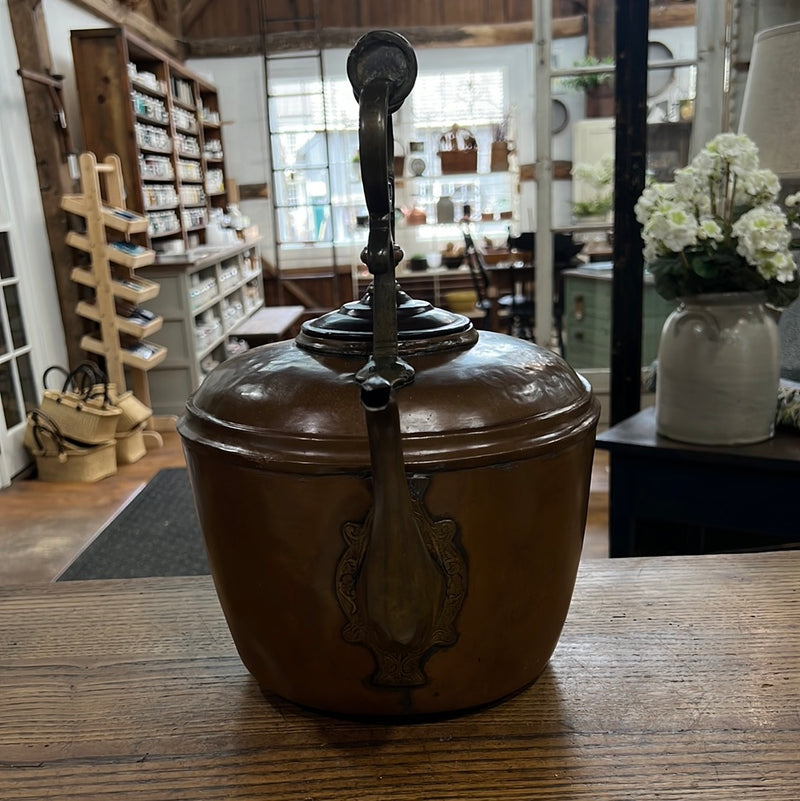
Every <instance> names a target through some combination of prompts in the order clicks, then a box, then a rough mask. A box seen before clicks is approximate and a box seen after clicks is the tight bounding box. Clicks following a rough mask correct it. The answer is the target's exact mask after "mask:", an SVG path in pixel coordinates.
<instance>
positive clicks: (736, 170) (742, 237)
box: [635, 133, 800, 299]
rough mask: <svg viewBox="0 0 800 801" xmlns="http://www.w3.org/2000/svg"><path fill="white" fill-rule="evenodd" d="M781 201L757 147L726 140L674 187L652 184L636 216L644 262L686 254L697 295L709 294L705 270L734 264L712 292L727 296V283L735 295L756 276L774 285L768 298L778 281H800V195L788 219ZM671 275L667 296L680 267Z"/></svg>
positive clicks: (792, 199) (718, 140)
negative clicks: (797, 236)
mask: <svg viewBox="0 0 800 801" xmlns="http://www.w3.org/2000/svg"><path fill="white" fill-rule="evenodd" d="M779 196H780V181H779V180H778V177H777V176H776V175H775V173H774V172H772V171H771V170H767V169H761V168H759V164H758V149H757V148H756V146H755V144H754V143H753V142H752V141H751V140H750V139H749V138H748V137H747V136H745V135H743V134H733V133H725V134H720V135H719V136H717V137H715V138H714V139H713V140H712V141H711V142H709V143H708V145H706V147H705V148H703V150H702V151H701V152H700V153H698V154H697V156H695V157H694V159H693V160H692V163H691V165H690V166H689V167H685V168H683V169H679V170H676V171H675V178H674V182H673V183H670V184H653V185H651V186H649V187H647V188H646V189H645V190H644V192H643V193H642V195H641V197H640V198H639V200H638V202H637V203H636V206H635V212H636V219H637V220H638V221H639V222H640V223H641V225H642V241H643V243H644V258H645V260H646V261H649V262H652V261H655V260H656V259H658V258H674V257H679V256H684V257H685V256H688V257H689V258H688V259H687V258H683V259H682V264H683V266H684V268H685V270H686V278H687V279H688V283H687V284H684V286H683V288H686V286H688V287H691V290H690V291H693V292H697V291H703V290H702V289H699V288H698V287H702V286H703V285H704V283H703V281H705V278H706V277H707V276H708V277H709V278H710V277H711V275H712V274H713V271H710V273H709V272H708V271H701V265H706V266H707V265H708V264H709V263H711V262H714V261H715V260H717V259H719V260H721V261H724V262H725V263H727V264H728V265H730V266H729V267H728V268H726V270H725V271H722V272H721V273H719V274H718V275H717V276H716V277H715V278H714V279H713V280H712V281H709V282H708V286H710V287H713V289H709V290H708V291H724V290H720V288H719V287H720V281H722V282H723V286H724V283H725V282H729V283H730V285H731V291H737V290H739V289H741V288H743V287H752V286H753V280H752V278H753V273H754V272H756V273H757V274H758V275H759V276H761V278H763V280H764V281H765V282H768V286H767V291H768V294H769V292H770V289H771V288H772V289H774V288H775V285H776V283H777V282H780V283H784V284H785V283H790V282H793V281H795V280H796V279H797V266H796V264H795V261H794V258H793V256H792V253H791V251H790V247H791V232H790V223H791V225H797V223H798V220H800V192H796V193H794V194H792V195H789V197H787V198H786V201H785V207H786V209H787V213H784V211H783V210H782V209H781V208H780V207H779V206H778V205H777V204H776V201H777V198H778V197H779ZM737 215H738V217H737ZM737 273H738V275H737ZM748 274H749V275H748ZM669 275H670V282H671V283H670V284H669V286H668V287H667V290H668V291H669V292H671V293H674V292H675V291H676V288H677V289H678V290H680V288H681V286H680V284H683V278H681V273H680V271H675V270H674V269H672V271H671V272H670V273H669ZM676 281H677V282H678V283H679V286H677V287H676V284H675V282H676ZM698 281H700V283H698ZM790 296H791V295H789V297H790ZM778 297H780V298H781V299H785V297H786V296H780V295H778Z"/></svg>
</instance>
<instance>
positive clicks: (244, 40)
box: [187, 15, 586, 58]
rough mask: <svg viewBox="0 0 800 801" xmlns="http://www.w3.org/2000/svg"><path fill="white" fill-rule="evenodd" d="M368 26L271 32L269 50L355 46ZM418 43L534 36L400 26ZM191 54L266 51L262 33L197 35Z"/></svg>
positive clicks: (526, 29)
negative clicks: (201, 36)
mask: <svg viewBox="0 0 800 801" xmlns="http://www.w3.org/2000/svg"><path fill="white" fill-rule="evenodd" d="M367 30H369V29H368V28H325V29H323V30H321V31H319V32H317V31H287V32H285V33H276V34H268V35H267V37H266V45H267V52H268V53H288V52H292V51H302V50H316V49H318V48H319V49H322V50H327V49H332V48H337V47H352V46H353V44H354V43H355V42H356V41H357V40H358V39H359V37H361V36H362V35H363V34H365V33H366V32H367ZM585 31H586V20H585V18H584V16H583V15H578V16H574V17H562V18H560V19H557V20H554V21H553V36H554V37H555V38H563V37H566V36H580V35H581V34H583V33H585ZM397 32H398V33H400V34H402V35H403V36H405V37H406V38H407V39H408V40H409V42H411V44H412V45H414V46H415V47H453V46H458V47H491V46H496V45H508V44H528V43H530V42H531V40H532V38H533V23H532V22H512V23H504V24H500V25H440V26H439V25H437V26H419V27H409V28H397ZM187 48H188V53H187V57H193V58H213V57H223V58H225V57H235V56H249V55H254V54H257V53H261V52H263V49H262V40H261V37H260V36H237V37H233V38H227V39H225V38H220V39H197V40H194V41H189V42H187Z"/></svg>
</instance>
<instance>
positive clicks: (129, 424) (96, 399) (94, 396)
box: [77, 362, 153, 434]
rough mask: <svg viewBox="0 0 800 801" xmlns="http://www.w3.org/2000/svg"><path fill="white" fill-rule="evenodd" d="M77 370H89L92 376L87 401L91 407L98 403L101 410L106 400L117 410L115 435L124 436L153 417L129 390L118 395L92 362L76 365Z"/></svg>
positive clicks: (115, 387)
mask: <svg viewBox="0 0 800 801" xmlns="http://www.w3.org/2000/svg"><path fill="white" fill-rule="evenodd" d="M77 369H82V370H91V371H92V373H93V374H94V384H93V386H92V389H91V392H90V393H89V395H88V398H87V400H89V401H90V402H91V403H92V404H93V405H98V403H99V404H100V406H101V408H102V406H103V403H104V402H105V401H106V399H107V400H108V402H109V403H110V404H111V405H112V406H115V407H116V408H118V409H119V411H120V416H119V420H118V421H117V430H116V433H117V434H126V433H128V432H129V431H133V430H134V429H135V428H137V427H138V426H140V425H141V424H142V423H146V422H147V421H148V420H149V419H150V418H151V417H152V416H153V410H152V409H151V408H150V407H149V406H148V405H147V404H145V403H142V401H140V400H139V398H137V397H136V395H134V394H133V392H131V391H130V390H127V391H125V392H123V393H122V394H118V393H117V385H116V384H115V383H113V382H109V380H108V377H107V376H106V374H105V373H104V372H103V370H101V369H100V367H99V366H98V365H96V364H95V363H94V362H83V364H81V365H78V368H77Z"/></svg>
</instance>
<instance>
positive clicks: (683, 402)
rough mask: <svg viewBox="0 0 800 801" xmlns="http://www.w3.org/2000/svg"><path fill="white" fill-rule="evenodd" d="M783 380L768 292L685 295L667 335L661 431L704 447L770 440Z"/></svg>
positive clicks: (659, 389)
mask: <svg viewBox="0 0 800 801" xmlns="http://www.w3.org/2000/svg"><path fill="white" fill-rule="evenodd" d="M779 378H780V339H779V336H778V326H777V324H776V323H775V321H774V320H773V319H772V318H771V317H770V316H769V315H768V313H767V311H766V309H765V307H764V294H763V293H749V292H722V293H718V294H707V295H697V296H695V297H689V298H683V299H682V301H681V305H680V306H679V307H678V308H677V309H676V310H675V311H674V312H673V313H672V314H671V315H670V316H669V317H668V318H667V321H666V322H665V323H664V329H663V331H662V333H661V341H660V344H659V350H658V378H657V383H656V430H657V432H658V433H659V434H662V435H664V436H666V437H670V438H671V439H676V440H681V441H683V442H690V443H696V444H704V445H737V444H746V443H751V442H761V441H762V440H766V439H769V438H770V437H771V436H772V434H773V431H774V426H775V411H776V407H777V396H778V382H779Z"/></svg>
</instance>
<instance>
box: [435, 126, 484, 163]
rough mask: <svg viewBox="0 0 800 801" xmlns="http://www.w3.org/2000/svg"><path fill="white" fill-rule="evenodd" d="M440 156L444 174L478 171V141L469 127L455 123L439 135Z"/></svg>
mask: <svg viewBox="0 0 800 801" xmlns="http://www.w3.org/2000/svg"><path fill="white" fill-rule="evenodd" d="M438 155H439V158H440V160H441V162H442V175H452V174H453V173H460V172H477V170H478V143H477V142H476V140H475V137H474V136H473V135H472V131H470V130H469V129H468V128H462V127H461V126H459V125H453V126H452V127H451V128H448V129H447V130H446V131H444V132H443V133H442V134H441V135H440V136H439V150H438Z"/></svg>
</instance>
